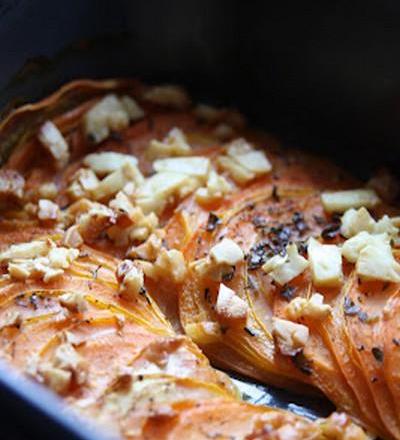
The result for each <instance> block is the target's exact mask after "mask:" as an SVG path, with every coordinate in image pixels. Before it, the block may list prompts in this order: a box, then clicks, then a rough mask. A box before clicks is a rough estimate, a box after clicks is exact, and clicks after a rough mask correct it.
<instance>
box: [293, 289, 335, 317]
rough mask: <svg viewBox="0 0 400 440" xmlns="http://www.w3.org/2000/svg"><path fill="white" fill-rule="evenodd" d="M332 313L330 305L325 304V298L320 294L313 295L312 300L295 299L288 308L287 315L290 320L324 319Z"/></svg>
mask: <svg viewBox="0 0 400 440" xmlns="http://www.w3.org/2000/svg"><path fill="white" fill-rule="evenodd" d="M331 312H332V307H331V306H330V305H329V304H324V297H323V296H322V295H321V294H320V293H313V294H312V295H311V298H309V299H306V298H300V297H297V298H294V299H292V300H291V301H290V303H289V304H288V306H287V307H286V314H287V316H288V317H289V318H290V319H294V320H296V319H299V318H302V317H304V318H311V319H324V318H326V317H327V316H328V315H329V314H330V313H331Z"/></svg>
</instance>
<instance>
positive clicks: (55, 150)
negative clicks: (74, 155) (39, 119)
mask: <svg viewBox="0 0 400 440" xmlns="http://www.w3.org/2000/svg"><path fill="white" fill-rule="evenodd" d="M39 140H40V142H41V143H42V145H43V146H44V147H45V148H46V149H47V151H48V152H49V153H50V154H51V155H52V157H53V158H54V160H55V162H56V165H57V168H63V167H64V166H65V165H67V163H68V161H69V148H68V144H67V141H66V140H65V139H64V137H63V135H62V134H61V132H60V130H59V129H58V128H57V127H56V126H55V125H54V124H53V123H52V122H51V121H47V122H45V123H44V124H43V125H42V126H41V127H40V130H39Z"/></svg>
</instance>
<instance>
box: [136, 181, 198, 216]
mask: <svg viewBox="0 0 400 440" xmlns="http://www.w3.org/2000/svg"><path fill="white" fill-rule="evenodd" d="M190 182H191V178H190V176H188V175H186V174H182V173H169V172H161V173H156V174H154V175H152V176H151V177H149V178H147V179H146V180H145V181H144V183H143V185H141V186H140V187H139V188H138V191H137V193H136V194H135V201H136V204H137V205H138V206H140V207H141V208H142V209H143V212H144V213H146V214H147V213H149V212H152V211H153V212H155V213H156V214H159V213H161V212H162V210H163V209H164V208H165V206H166V205H167V204H168V203H169V201H170V200H171V198H172V197H174V196H176V195H178V194H179V192H180V191H181V189H182V188H183V187H185V185H187V184H188V183H190Z"/></svg>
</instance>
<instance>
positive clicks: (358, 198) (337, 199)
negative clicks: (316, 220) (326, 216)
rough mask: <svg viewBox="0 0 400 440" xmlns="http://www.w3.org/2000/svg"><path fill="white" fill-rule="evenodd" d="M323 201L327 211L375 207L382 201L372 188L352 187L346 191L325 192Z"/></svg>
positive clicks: (322, 197) (322, 196) (322, 195)
mask: <svg viewBox="0 0 400 440" xmlns="http://www.w3.org/2000/svg"><path fill="white" fill-rule="evenodd" d="M321 201H322V205H323V207H324V209H325V210H326V211H327V212H345V211H347V210H348V209H351V208H356V209H357V208H361V207H362V206H364V207H366V208H373V207H374V206H376V205H378V204H379V203H380V199H379V197H378V195H377V194H376V192H375V191H374V190H372V189H363V188H362V189H352V190H346V191H336V192H324V193H322V194H321Z"/></svg>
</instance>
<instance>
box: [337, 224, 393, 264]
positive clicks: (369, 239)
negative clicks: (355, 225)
mask: <svg viewBox="0 0 400 440" xmlns="http://www.w3.org/2000/svg"><path fill="white" fill-rule="evenodd" d="M381 244H386V245H390V239H389V236H388V235H387V234H376V235H372V234H370V233H368V232H366V231H361V232H359V233H358V234H357V235H355V236H354V237H352V238H349V239H348V240H346V241H345V242H344V243H343V246H342V255H343V256H344V257H345V258H346V260H347V261H349V262H350V263H356V262H357V259H358V257H359V255H360V252H361V250H362V249H363V248H364V247H366V246H368V245H372V246H380V245H381Z"/></svg>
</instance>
